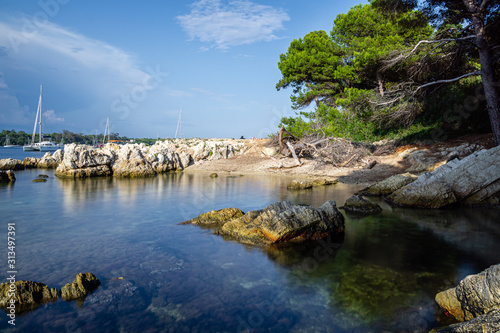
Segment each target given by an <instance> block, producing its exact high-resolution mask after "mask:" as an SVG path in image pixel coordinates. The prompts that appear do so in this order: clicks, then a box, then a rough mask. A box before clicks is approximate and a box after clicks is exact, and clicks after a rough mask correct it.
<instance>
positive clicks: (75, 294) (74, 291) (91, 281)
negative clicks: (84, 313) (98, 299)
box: [61, 273, 101, 301]
mask: <svg viewBox="0 0 500 333" xmlns="http://www.w3.org/2000/svg"><path fill="white" fill-rule="evenodd" d="M100 284H101V282H100V281H99V280H98V279H97V278H96V277H95V276H94V274H92V273H79V274H77V275H76V277H75V280H74V281H73V282H72V283H68V284H67V285H65V286H64V287H62V288H61V297H62V298H63V299H65V300H67V301H69V300H72V299H77V298H81V297H84V296H87V295H88V294H89V293H91V292H92V291H93V290H95V289H97V287H99V285H100Z"/></svg>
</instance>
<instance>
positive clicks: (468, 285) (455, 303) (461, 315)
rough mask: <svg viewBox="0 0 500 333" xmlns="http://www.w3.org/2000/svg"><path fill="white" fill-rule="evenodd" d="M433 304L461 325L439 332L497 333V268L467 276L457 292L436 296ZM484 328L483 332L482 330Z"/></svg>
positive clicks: (499, 293)
mask: <svg viewBox="0 0 500 333" xmlns="http://www.w3.org/2000/svg"><path fill="white" fill-rule="evenodd" d="M436 302H437V303H438V305H439V306H440V307H441V308H443V309H444V310H446V311H448V312H449V313H450V314H451V315H453V316H454V317H455V319H457V320H459V321H463V320H466V322H464V323H461V324H456V325H452V326H450V327H447V328H444V329H441V330H439V331H438V332H497V331H498V328H499V327H500V264H498V265H494V266H491V267H489V268H488V269H486V270H485V271H483V272H481V273H479V274H475V275H469V276H467V277H466V278H465V279H463V280H462V281H460V283H459V285H458V286H457V287H456V288H452V289H448V290H446V291H443V292H441V293H439V294H437V295H436ZM482 327H484V329H485V330H481V328H482Z"/></svg>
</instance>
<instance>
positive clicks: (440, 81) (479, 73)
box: [413, 71, 481, 95]
mask: <svg viewBox="0 0 500 333" xmlns="http://www.w3.org/2000/svg"><path fill="white" fill-rule="evenodd" d="M473 75H481V71H475V72H472V73H467V74H464V75H461V76H459V77H456V78H454V79H448V80H437V81H433V82H429V83H426V84H423V85H421V86H419V87H417V89H415V91H414V92H413V94H414V95H415V94H416V93H417V91H419V90H420V89H422V88H425V87H428V86H432V85H434V84H440V83H450V82H455V81H458V80H461V79H463V78H466V77H468V76H473Z"/></svg>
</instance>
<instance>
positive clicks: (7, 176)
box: [0, 170, 16, 183]
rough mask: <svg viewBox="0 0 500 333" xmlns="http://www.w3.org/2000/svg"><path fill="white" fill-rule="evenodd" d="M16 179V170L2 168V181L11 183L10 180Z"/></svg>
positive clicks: (0, 175)
mask: <svg viewBox="0 0 500 333" xmlns="http://www.w3.org/2000/svg"><path fill="white" fill-rule="evenodd" d="M15 181H16V175H15V173H14V171H11V170H7V171H3V170H0V183H9V182H15Z"/></svg>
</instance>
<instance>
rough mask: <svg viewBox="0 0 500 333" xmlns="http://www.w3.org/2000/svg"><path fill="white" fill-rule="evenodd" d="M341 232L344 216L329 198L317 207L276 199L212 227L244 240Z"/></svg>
mask: <svg viewBox="0 0 500 333" xmlns="http://www.w3.org/2000/svg"><path fill="white" fill-rule="evenodd" d="M343 232H344V216H343V215H342V213H340V212H339V210H338V209H337V206H336V204H335V201H333V200H330V201H327V202H325V203H324V204H323V205H322V206H321V207H320V208H314V207H312V206H309V205H294V204H292V203H291V202H289V201H283V202H277V203H274V204H271V205H269V206H267V207H265V208H264V209H262V210H257V211H250V212H248V213H246V214H245V215H243V216H242V217H240V218H237V219H233V220H230V221H228V222H226V223H224V224H223V225H222V227H221V228H220V229H219V230H218V231H216V233H218V234H220V235H226V236H231V237H233V238H235V239H237V240H238V241H240V242H242V243H247V244H276V243H284V242H303V241H306V240H311V239H320V238H323V237H326V236H328V235H335V234H340V233H343Z"/></svg>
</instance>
